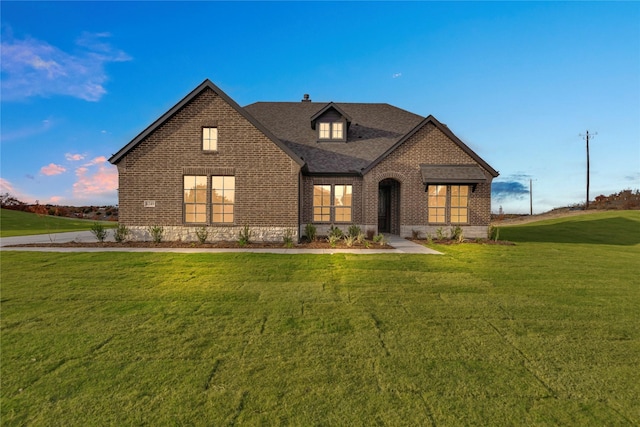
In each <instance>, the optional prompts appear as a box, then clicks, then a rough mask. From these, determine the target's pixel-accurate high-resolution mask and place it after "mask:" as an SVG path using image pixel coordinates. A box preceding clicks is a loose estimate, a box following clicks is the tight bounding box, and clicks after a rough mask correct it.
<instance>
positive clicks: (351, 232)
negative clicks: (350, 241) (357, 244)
mask: <svg viewBox="0 0 640 427" xmlns="http://www.w3.org/2000/svg"><path fill="white" fill-rule="evenodd" d="M361 233H362V230H361V229H360V227H358V226H357V225H350V226H349V228H348V229H347V236H351V237H358V234H361Z"/></svg>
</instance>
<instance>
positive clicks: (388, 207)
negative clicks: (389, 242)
mask: <svg viewBox="0 0 640 427" xmlns="http://www.w3.org/2000/svg"><path fill="white" fill-rule="evenodd" d="M378 232H379V233H391V234H400V183H399V182H398V181H396V180H395V179H392V178H387V179H383V180H382V181H380V183H379V184H378Z"/></svg>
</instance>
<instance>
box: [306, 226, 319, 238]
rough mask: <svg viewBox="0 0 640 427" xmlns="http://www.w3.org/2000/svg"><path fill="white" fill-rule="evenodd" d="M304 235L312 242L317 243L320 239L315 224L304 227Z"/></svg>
mask: <svg viewBox="0 0 640 427" xmlns="http://www.w3.org/2000/svg"><path fill="white" fill-rule="evenodd" d="M304 235H305V236H307V240H309V241H310V242H315V240H316V238H317V237H318V229H317V228H316V226H315V225H313V224H307V225H306V226H305V227H304Z"/></svg>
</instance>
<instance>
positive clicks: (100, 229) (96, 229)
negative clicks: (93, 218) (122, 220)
mask: <svg viewBox="0 0 640 427" xmlns="http://www.w3.org/2000/svg"><path fill="white" fill-rule="evenodd" d="M91 233H93V235H94V236H96V239H98V242H100V243H102V242H104V239H106V238H107V229H106V228H104V225H102V224H100V223H99V222H94V223H93V225H92V226H91Z"/></svg>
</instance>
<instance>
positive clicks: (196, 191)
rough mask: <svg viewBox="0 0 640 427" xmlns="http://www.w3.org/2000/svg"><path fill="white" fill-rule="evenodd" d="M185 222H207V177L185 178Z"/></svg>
mask: <svg viewBox="0 0 640 427" xmlns="http://www.w3.org/2000/svg"><path fill="white" fill-rule="evenodd" d="M184 222H191V223H206V222H207V177H206V176H203V175H187V176H185V177H184Z"/></svg>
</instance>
